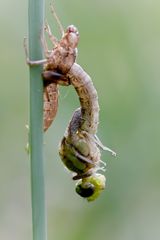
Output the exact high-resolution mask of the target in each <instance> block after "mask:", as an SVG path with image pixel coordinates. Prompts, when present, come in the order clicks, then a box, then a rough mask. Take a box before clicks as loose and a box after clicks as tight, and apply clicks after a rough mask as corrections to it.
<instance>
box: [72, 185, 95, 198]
mask: <svg viewBox="0 0 160 240" xmlns="http://www.w3.org/2000/svg"><path fill="white" fill-rule="evenodd" d="M94 190H95V186H94V185H93V184H91V183H88V182H86V183H79V184H77V186H76V193H78V194H79V195H80V196H81V197H83V198H88V197H91V196H92V195H93V194H94Z"/></svg>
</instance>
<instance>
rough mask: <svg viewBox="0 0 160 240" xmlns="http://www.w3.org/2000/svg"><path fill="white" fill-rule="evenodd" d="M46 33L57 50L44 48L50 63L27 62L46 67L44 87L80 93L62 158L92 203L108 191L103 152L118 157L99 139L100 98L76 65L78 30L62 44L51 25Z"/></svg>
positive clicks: (70, 31) (71, 31) (72, 28)
mask: <svg viewBox="0 0 160 240" xmlns="http://www.w3.org/2000/svg"><path fill="white" fill-rule="evenodd" d="M58 21H59V20H58ZM60 26H61V24H60ZM61 29H62V27H61ZM45 30H46V32H47V33H48V36H49V38H50V40H51V42H52V43H53V44H54V48H53V49H52V50H51V51H49V50H48V48H47V47H46V44H44V45H45V52H46V53H47V55H46V59H44V60H39V61H30V60H29V59H27V62H28V64H31V65H35V64H36V65H37V64H44V69H43V72H42V77H43V81H44V85H46V86H49V85H50V84H55V85H54V87H57V86H58V85H63V86H68V85H72V86H73V87H74V89H75V90H76V92H77V95H78V97H79V100H80V108H78V109H76V110H75V112H74V114H73V116H72V118H71V120H70V122H69V125H68V127H67V130H66V133H65V135H64V137H63V139H62V141H61V143H60V148H59V154H60V157H61V160H62V162H63V163H64V165H65V166H66V167H67V168H68V169H69V170H70V171H71V172H73V173H74V176H73V180H78V182H77V183H76V188H75V190H76V192H77V193H78V194H79V195H80V196H81V197H83V198H86V199H87V200H88V201H94V200H95V199H96V198H97V197H99V195H100V193H101V192H102V191H103V190H104V188H105V182H106V178H105V176H104V175H103V174H100V173H99V170H102V171H104V170H105V167H104V166H105V163H104V162H103V161H102V160H101V151H100V150H107V151H109V152H111V153H112V155H114V156H115V155H116V153H115V152H114V151H112V150H111V149H109V148H108V147H105V146H103V144H102V143H101V141H100V140H99V139H98V137H97V135H96V133H97V129H98V123H99V104H98V95H97V91H96V89H95V87H94V85H93V82H92V79H91V77H90V76H89V75H88V74H87V73H86V72H85V71H84V69H83V68H82V67H81V66H80V65H78V64H77V63H75V60H76V56H77V44H78V40H79V33H78V31H77V28H76V27H75V26H73V25H70V26H69V27H68V28H67V30H66V31H65V33H64V31H63V30H62V31H63V34H62V38H61V40H60V41H58V42H57V40H56V39H55V37H54V36H53V34H52V33H51V30H50V28H49V26H48V25H47V26H46V28H45ZM51 111H52V110H51Z"/></svg>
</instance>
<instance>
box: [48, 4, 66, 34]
mask: <svg viewBox="0 0 160 240" xmlns="http://www.w3.org/2000/svg"><path fill="white" fill-rule="evenodd" d="M50 6H51V12H52V15H53V17H54V18H55V20H56V22H57V24H58V27H59V29H60V32H61V34H62V37H63V36H64V28H63V26H62V24H61V21H60V20H59V18H58V16H57V14H56V11H55V8H54V5H53V3H51V4H50Z"/></svg>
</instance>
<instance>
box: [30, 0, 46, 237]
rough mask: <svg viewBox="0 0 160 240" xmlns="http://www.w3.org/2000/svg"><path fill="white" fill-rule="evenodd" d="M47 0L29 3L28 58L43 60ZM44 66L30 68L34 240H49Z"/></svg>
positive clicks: (35, 0) (34, 0)
mask: <svg viewBox="0 0 160 240" xmlns="http://www.w3.org/2000/svg"><path fill="white" fill-rule="evenodd" d="M43 26H44V0H29V58H30V59H31V60H40V59H42V58H43V49H42V46H41V36H42V34H43ZM41 73H42V66H34V67H30V137H29V138H30V139H29V142H30V160H31V194H32V224H33V240H46V239H47V233H46V211H45V189H44V168H43V82H42V78H41Z"/></svg>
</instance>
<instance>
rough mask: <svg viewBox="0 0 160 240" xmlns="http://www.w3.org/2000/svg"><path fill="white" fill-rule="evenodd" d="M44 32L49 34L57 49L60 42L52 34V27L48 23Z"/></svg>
mask: <svg viewBox="0 0 160 240" xmlns="http://www.w3.org/2000/svg"><path fill="white" fill-rule="evenodd" d="M44 30H45V32H46V33H47V34H48V37H49V39H50V40H51V42H52V43H53V45H54V46H55V47H56V46H57V44H58V41H57V39H56V37H55V36H54V35H53V34H52V32H51V29H50V26H49V25H48V23H47V22H46V23H45V26H44Z"/></svg>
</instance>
